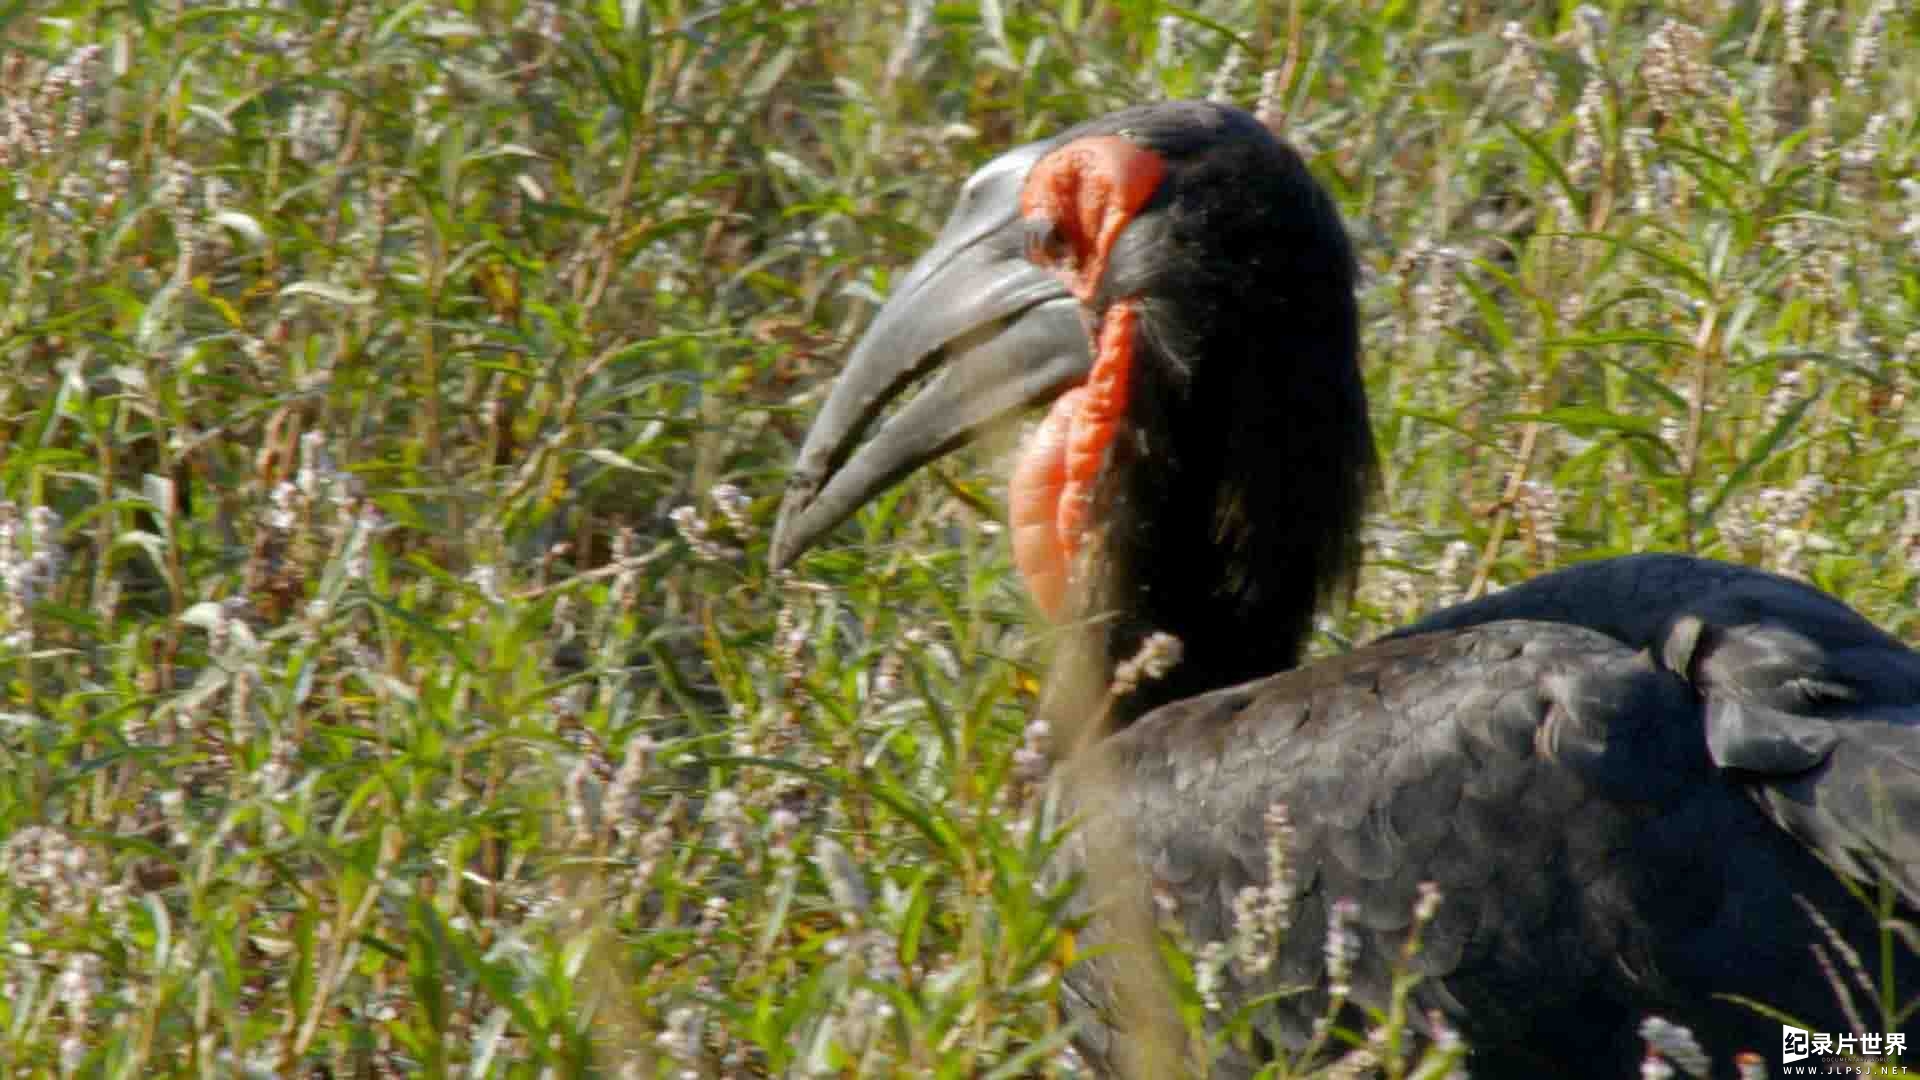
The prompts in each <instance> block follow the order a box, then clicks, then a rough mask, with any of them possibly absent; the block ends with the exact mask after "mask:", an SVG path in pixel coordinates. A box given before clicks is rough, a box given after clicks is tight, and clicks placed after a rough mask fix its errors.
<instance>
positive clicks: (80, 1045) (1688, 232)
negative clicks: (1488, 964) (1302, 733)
mask: <svg viewBox="0 0 1920 1080" xmlns="http://www.w3.org/2000/svg"><path fill="white" fill-rule="evenodd" d="M1553 7H1555V6H1554V5H1538V4H1526V3H1519V2H1517V0H1506V2H1497V0H1496V2H1481V3H1468V4H1441V3H1438V2H1430V0H1429V2H1387V3H1367V4H1346V3H1332V2H1311V0H1301V2H1300V3H1299V5H1298V10H1297V11H1296V10H1294V9H1293V8H1290V7H1289V6H1288V5H1286V4H1282V3H1277V2H1276V3H1273V4H1263V3H1255V2H1251V0H1241V2H1235V0H1220V2H1207V3H1201V4H1198V5H1196V6H1193V7H1184V6H1173V5H1164V6H1163V5H1161V4H1158V3H1155V2H1153V0H1117V2H1114V3H1111V4H1091V3H1068V4H1065V5H1057V4H1033V5H1024V4H1013V3H1008V2H1005V0H999V2H992V0H982V2H980V3H978V4H976V3H973V2H971V0H955V2H951V3H939V4H935V3H932V2H930V0H928V2H918V0H916V2H912V3H887V2H876V3H859V4H852V3H848V4H834V3H825V4H816V5H802V4H769V3H764V2H761V0H738V2H731V3H728V2H715V3H693V2H691V0H684V2H683V0H626V2H622V3H614V2H611V0H607V2H601V3H591V4H589V3H581V4H566V3H559V4H532V3H519V2H515V0H506V2H502V3H482V2H478V0H464V2H461V0H455V2H449V3H442V4H398V3H368V4H364V5H359V6H356V7H353V8H352V12H353V13H352V14H350V15H346V16H342V17H333V16H332V15H331V14H330V13H331V12H332V11H333V5H328V4H320V3H314V2H310V0H290V2H281V3H278V4H255V3H237V4H235V5H233V6H215V5H200V4H189V3H186V2H185V0H173V2H151V0H131V2H129V3H127V4H116V3H105V2H98V0H66V2H61V0H42V2H38V3H34V2H29V3H25V4H18V3H16V4H0V97H3V98H4V101H3V102H0V147H4V150H3V151H0V178H4V179H3V180H0V500H4V504H3V505H0V570H4V574H3V575H0V939H4V943H5V946H6V949H5V954H4V955H0V1069H4V1070H5V1071H6V1072H7V1073H8V1074H9V1075H23V1076H52V1075H66V1074H69V1073H71V1074H76V1075H96V1074H98V1075H115V1076H128V1077H133V1076H156V1075H205V1076H228V1075H236V1074H239V1073H242V1072H258V1073H259V1074H260V1075H266V1074H268V1073H269V1072H271V1073H275V1074H279V1075H296V1074H297V1075H309V1074H311V1075H334V1076H370V1075H379V1074H384V1072H385V1071H386V1070H399V1071H408V1072H411V1071H414V1070H419V1071H421V1072H423V1073H425V1074H427V1075H442V1074H453V1073H459V1074H462V1075H474V1076H493V1075H502V1076H508V1075H510V1076H547V1075H571V1074H575V1073H580V1072H589V1071H591V1072H596V1073H599V1074H604V1075H627V1076H654V1075H682V1074H691V1075H701V1076H707V1075H745V1074H752V1073H754V1072H758V1071H767V1072H772V1073H775V1074H788V1073H794V1074H799V1073H812V1074H833V1075H852V1074H867V1075H873V1074H878V1075H888V1074H900V1075H914V1076H936V1075H937V1076H954V1077H961V1076H966V1077H972V1076H992V1075H1003V1076H1011V1075H1034V1074H1042V1075H1051V1074H1062V1073H1066V1072H1068V1071H1070V1069H1071V1065H1070V1063H1069V1062H1068V1061H1067V1059H1065V1058H1064V1057H1063V1056H1062V1054H1061V1048H1062V1044H1063V1033H1062V1031H1061V1029H1060V1026H1059V1017H1058V1006H1057V1002H1056V987H1057V978H1058V975H1059V972H1060V970H1061V966H1062V964H1063V963H1065V962H1066V960H1067V958H1068V957H1069V956H1070V955H1071V951H1070V941H1069V940H1068V937H1067V931H1066V928H1063V926H1062V923H1061V920H1059V919H1057V918H1056V917H1055V914H1056V909H1057V907H1058V905H1059V903H1060V902H1061V899H1062V898H1061V896H1060V895H1058V894H1057V893H1049V892H1048V891H1047V890H1045V889H1041V888H1037V887H1036V886H1035V883H1034V878H1035V873H1036V870H1037V867H1038V866H1039V864H1040V862H1041V861H1042V859H1043V857H1044V854H1045V852H1046V850H1047V849H1048V847H1049V845H1050V843H1051V842H1052V841H1053V839H1054V838H1053V837H1050V836H1047V835H1044V834H1043V833H1042V832H1041V831H1040V830H1038V829H1035V828H1032V827H1031V826H1030V824H1029V822H1030V818H1029V814H1028V811H1029V809H1030V805H1029V804H1030V801H1031V796H1032V793H1033V791H1034V784H1033V782H1032V779H1031V776H1030V775H1029V774H1028V773H1027V772H1026V771H1023V765H1025V764H1027V763H1029V758H1028V757H1027V756H1026V755H1025V754H1023V753H1022V751H1023V744H1024V742H1025V741H1026V737H1025V735H1024V734H1023V728H1024V726H1025V724H1026V722H1027V716H1028V708H1029V706H1030V704H1031V702H1032V698H1033V691H1034V686H1035V682H1036V680H1037V679H1038V678H1039V677H1041V675H1042V674H1043V672H1042V671H1041V670H1040V667H1039V665H1040V662H1041V660H1040V658H1041V657H1043V656H1044V654H1045V647H1046V644H1047V634H1046V631H1045V629H1044V628H1043V627H1041V626H1040V625H1039V624H1037V623H1036V622H1034V621H1033V619H1032V617H1031V612H1030V609H1029V607H1028V605H1027V602H1026V600H1025V598H1024V596H1023V595H1022V593H1021V590H1020V588H1019V585H1018V583H1017V581H1016V579H1015V578H1014V576H1013V575H1012V574H1011V573H1010V570H1009V567H1008V561H1007V551H1006V546H1005V543H1004V541H1003V539H1002V538H1000V537H999V536H998V535H997V530H996V529H993V528H990V527H989V526H990V525H991V524H992V518H991V517H989V516H986V515H984V514H983V513H982V509H981V508H982V507H983V506H985V507H994V506H997V500H998V498H999V496H1000V488H999V486H998V485H1000V484H1001V483H1002V482H1003V473H1002V472H1001V471H998V470H996V468H995V463H994V462H993V461H992V460H991V459H990V455H988V454H981V455H976V456H974V457H973V458H971V459H961V460H960V462H959V463H958V464H954V465H951V466H949V467H948V468H947V470H946V471H945V472H943V473H941V474H939V478H938V479H920V480H917V481H915V482H914V483H912V484H909V485H907V486H906V487H905V488H904V489H903V490H902V491H901V492H900V493H898V494H896V495H893V496H889V497H888V498H887V499H885V500H883V501H882V502H881V503H880V504H879V505H878V506H877V507H876V508H874V509H872V510H869V511H868V512H866V513H864V514H863V515H862V516H861V518H860V519H859V522H858V524H856V525H853V526H849V527H847V528H846V529H844V530H843V531H842V532H841V533H840V534H839V535H838V537H837V538H836V542H835V543H834V544H832V545H830V546H829V547H828V548H827V549H826V550H824V551H822V552H820V553H819V554H816V555H814V556H812V557H810V558H809V559H807V560H806V561H805V562H804V563H803V565H802V566H801V567H800V569H799V571H798V573H796V574H794V575H793V576H791V577H780V578H776V577H773V576H770V575H769V573H768V571H767V568H766V563H765V543H766V530H767V527H768V526H769V524H770V522H771V517H772V514H773V511H774V508H775V506H776V504H777V502H778V496H779V493H780V491H781V486H782V483H783V479H784V470H785V468H786V466H787V464H788V462H789V460H790V459H791V456H792V453H793V450H794V447H795V445H796V442H797V439H798V436H799V434H800V432H801V431H802V430H803V428H804V426H805V424H806V422H807V420H808V419H809V418H810V416H811V415H812V413H813V411H814V410H815V409H816V408H817V407H818V403H819V401H820V400H821V391H822V388H823V387H824V385H825V383H826V381H827V379H828V377H829V376H830V375H831V373H832V372H833V371H834V370H835V369H836V365H837V363H838V359H839V357H840V355H841V353H842V352H843V350H844V348H845V346H846V344H847V343H848V342H849V341H850V340H851V339H852V337H853V336H854V335H855V334H857V333H858V331H859V329H860V328H861V327H862V326H863V325H864V320H865V319H866V318H867V317H868V316H869V315H870V313H871V312H872V310H873V306H874V302H875V300H876V298H878V297H880V296H882V295H884V294H885V292H886V290H887V288H888V281H889V279H890V276H891V275H892V274H894V273H896V272H898V270H899V269H900V268H901V267H903V266H904V265H905V264H906V262H907V261H908V260H909V259H910V258H911V257H912V255H913V254H914V253H915V252H916V250H917V249H919V248H920V247H921V246H923V245H924V244H925V243H926V242H927V240H928V238H929V236H930V233H931V231H932V230H933V229H935V228H936V227H937V226H938V224H939V222H940V221H941V220H942V217H943V215H944V212H945V209H946V206H947V205H948V201H949V200H950V199H951V198H952V195H953V192H954V190H955V188H956V186H957V183H958V181H959V180H960V179H961V178H962V177H963V176H964V175H966V173H968V172H969V171H970V170H971V168H972V167H974V166H975V165H977V164H978V163H980V162H981V161H983V160H985V159H986V158H987V157H989V156H991V155H992V154H993V153H995V152H997V151H998V150H999V149H1001V148H1003V147H1005V146H1007V145H1009V144H1011V143H1013V142H1017V141H1022V140H1025V139H1027V138H1030V137H1035V136H1039V135H1042V134H1046V133H1049V132H1051V131H1053V130H1056V129H1058V128H1060V127H1062V126H1064V125H1066V124H1068V123H1070V122H1073V121H1077V120H1080V119H1083V118H1086V117H1088V116H1090V115H1094V114H1097V113H1100V112H1103V111H1105V110H1107V109H1110V108H1112V107H1116V106H1119V105H1122V104H1127V103H1131V102H1135V101H1140V100H1145V99H1150V98H1153V97H1156V96H1168V95H1171V96H1182V95H1205V94H1209V93H1218V94H1220V95H1222V96H1225V97H1227V98H1230V99H1233V100H1236V101H1240V102H1243V103H1247V104H1251V103H1253V102H1254V101H1255V100H1256V99H1257V98H1258V97H1259V96H1260V94H1261V84H1262V76H1263V74H1265V73H1267V72H1269V71H1277V72H1280V73H1281V74H1280V75H1279V76H1278V77H1277V82H1278V94H1277V100H1276V105H1277V107H1278V108H1279V109H1280V110H1281V111H1282V112H1283V113H1284V115H1285V117H1286V121H1287V130H1288V133H1289V136H1290V137H1291V138H1292V139H1293V140H1295V141H1296V142H1297V143H1298V144H1299V145H1300V146H1301V147H1302V148H1303V149H1304V150H1305V151H1306V152H1308V154H1309V155H1310V157H1311V158H1312V161H1313V163H1314V167H1315V170H1316V172H1317V173H1318V174H1319V175H1320V176H1321V177H1322V178H1323V179H1324V180H1325V181H1326V182H1327V183H1328V184H1329V185H1330V186H1331V187H1332V188H1333V190H1334V191H1335V192H1336V193H1337V195H1338V197H1339V199H1340V202H1341V204H1342V206H1343V207H1344V208H1345V210H1346V212H1347V213H1348V215H1349V220H1350V222H1351V225H1352V228H1353V231H1354V234H1355V236H1356V238H1357V239H1358V241H1359V245H1360V250H1361V252H1362V256H1363V258H1364V261H1365V263H1366V267H1367V271H1368V273H1367V284H1366V287H1365V295H1364V297H1363V299H1364V304H1365V312H1366V335H1367V341H1368V355H1367V371H1368V379H1369V382H1370V389H1371V391H1372V393H1373V400H1374V403H1375V418H1376V423H1377V429H1378V438H1379V442H1380V446H1381V449H1382V452H1383V456H1384V459H1385V471H1386V497H1385V498H1384V499H1383V500H1382V501H1381V505H1380V507H1379V510H1378V512H1377V513H1376V515H1375V517H1374V521H1375V523H1376V527H1375V530H1374V532H1373V533H1372V535H1371V537H1370V540H1369V552H1368V554H1369V563H1368V567H1367V571H1366V576H1365V579H1364V581H1363V585H1362V589H1361V593H1360V597H1359V600H1358V602H1357V603H1356V604H1355V605H1354V608H1353V610H1352V611H1350V612H1348V613H1347V614H1345V615H1343V616H1342V617H1340V618H1339V619H1337V620H1333V621H1330V622H1329V624H1328V625H1327V627H1326V638H1325V641H1324V642H1323V645H1324V646H1325V647H1326V648H1329V649H1332V648H1338V647H1341V646H1342V644H1343V643H1344V642H1347V641H1353V640H1361V639H1364V638H1366V637H1368V636H1371V635H1373V634H1375V633H1377V632H1379V631H1381V630H1384V629H1386V628H1389V627H1391V626H1394V625H1397V624H1399V623H1401V622H1403V621H1405V620H1406V619H1408V618H1409V617H1410V616H1412V615H1414V614H1415V613H1417V612H1420V611H1423V610H1428V609H1431V608H1432V607H1435V606H1437V605H1438V604H1440V603H1441V602H1443V601H1445V600H1447V599H1450V598H1454V597H1457V596H1460V595H1463V594H1464V593H1466V592H1468V591H1470V590H1472V589H1475V588H1479V587H1485V586H1487V585H1490V584H1499V583H1504V582H1513V581H1518V580H1521V579H1524V578H1526V577H1529V576H1531V575H1534V574H1538V573H1540V572H1542V571H1544V570H1547V569H1549V568H1551V567H1553V566H1556V565H1560V564H1563V563H1565V562H1568V561H1572V560H1576V559H1584V558H1588V557H1594V556H1601V555H1608V554H1617V553H1621V552H1628V551H1641V550H1653V549H1667V550H1693V551H1698V552H1701V553H1704V554H1708V555H1714V556H1719V557H1723V558H1729V559H1734V560H1738V561H1743V562H1751V563H1755V564H1760V565H1766V566H1769V567H1772V568H1775V569H1780V570H1783V571H1786V572H1789V573H1792V574H1796V575H1799V576H1801V577H1804V578H1807V579H1809V580H1811V581H1813V582H1815V583H1817V584H1819V585H1821V586H1822V587H1824V588H1827V589H1830V590H1832V591H1834V592H1835V593H1837V594H1838V595H1839V596H1841V597H1842V598H1844V599H1845V600H1847V601H1848V602H1849V603H1851V604H1853V605H1855V606H1856V607H1858V608H1859V609H1860V610H1862V611H1863V612H1865V613H1866V614H1868V615H1869V616H1870V617H1872V618H1874V619H1875V620H1876V621H1878V622H1879V623H1880V624H1881V625H1883V626H1885V627H1887V628H1888V629H1890V630H1892V631H1893V632H1894V633H1896V634H1900V635H1902V636H1904V637H1906V638H1908V639H1909V640H1911V639H1913V638H1915V637H1916V636H1920V603H1917V602H1916V592H1917V591H1920V466H1916V464H1915V463H1916V461H1920V401H1916V396H1917V395H1920V383H1917V381H1916V376H1920V274H1916V273H1915V271H1914V267H1915V266H1916V265H1920V258H1917V256H1920V173H1917V172H1916V168H1915V155H1916V150H1920V138H1917V132H1920V115H1917V111H1920V110H1916V104H1917V103H1920V62H1916V60H1915V59H1914V58H1915V57H1920V48H1916V47H1917V46H1920V20H1916V17H1915V16H1914V15H1913V14H1912V13H1911V12H1910V11H1908V10H1906V9H1905V8H1904V7H1903V6H1898V5H1893V4H1885V3H1879V2H1877V0H1847V2H1844V3H1837V4H1831V5H1829V4H1824V3H1818V2H1811V3H1807V4H1805V5H1803V7H1802V8H1801V10H1800V13H1799V14H1797V15H1796V14H1794V13H1792V12H1790V11H1788V10H1787V9H1786V8H1784V7H1783V6H1782V5H1780V4H1776V3H1758V2H1756V3H1743V4H1733V3H1726V2H1715V0H1695V2H1692V3H1674V4H1670V5H1645V4H1630V3H1625V2H1620V0H1616V2H1612V3H1603V4H1598V5H1595V6H1594V7H1593V8H1592V9H1582V11H1587V10H1591V11H1592V12H1593V13H1594V15H1596V16H1597V18H1588V17H1587V16H1585V15H1576V14H1575V13H1573V12H1572V10H1571V8H1570V6H1569V10H1567V11H1565V12H1562V13H1559V14H1555V15H1553V16H1551V17H1549V16H1548V15H1546V14H1543V12H1545V11H1547V10H1549V9H1552V8H1553ZM1661 8H1665V9H1666V10H1660V9H1661ZM1896 9H1897V10H1896ZM1509 20H1514V21H1512V22H1509ZM1669 20H1672V22H1669ZM1693 27H1699V28H1701V29H1700V30H1699V31H1695V30H1694V29H1692V28H1693ZM1284 333H1285V332H1284V328H1276V339H1277V340H1278V341H1280V342H1282V343H1284ZM1275 481H1276V482H1284V477H1281V476H1276V478H1275ZM735 492H737V494H734V493H735ZM683 507H687V508H691V509H689V510H681V509H680V508H683ZM1195 944H1204V943H1195ZM1186 1006H1187V1009H1188V1012H1189V1014H1190V1015H1198V1013H1199V1012H1203V1011H1204V1004H1202V1003H1199V1001H1198V998H1196V997H1192V996H1190V997H1189V998H1188V999H1187V1000H1186ZM327 1069H330V1070H331V1073H326V1072H324V1071H316V1070H327Z"/></svg>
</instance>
